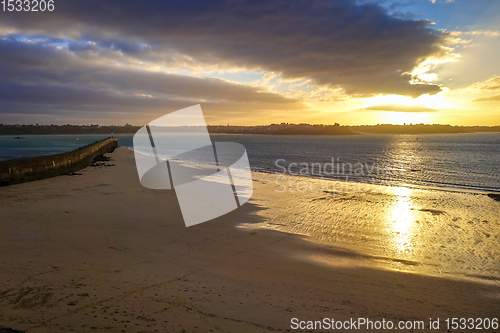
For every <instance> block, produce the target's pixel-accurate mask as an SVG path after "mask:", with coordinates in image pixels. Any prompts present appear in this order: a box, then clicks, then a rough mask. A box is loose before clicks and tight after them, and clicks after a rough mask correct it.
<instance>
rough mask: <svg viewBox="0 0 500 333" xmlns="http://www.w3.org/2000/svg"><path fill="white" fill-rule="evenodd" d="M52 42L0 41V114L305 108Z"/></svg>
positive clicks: (249, 89) (279, 98)
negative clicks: (120, 63)
mask: <svg viewBox="0 0 500 333" xmlns="http://www.w3.org/2000/svg"><path fill="white" fill-rule="evenodd" d="M52 42H53V41H50V43H49V44H47V43H45V42H42V43H36V42H30V41H26V40H25V41H19V40H16V39H14V38H7V39H3V40H0V116H1V114H15V113H18V114H24V115H26V114H30V113H31V114H47V115H61V116H67V115H68V114H70V113H71V112H75V113H78V112H82V111H84V112H102V113H106V112H119V113H121V114H125V115H126V114H127V113H128V118H127V117H125V118H127V119H130V118H133V119H140V117H139V116H138V115H141V114H142V115H144V114H151V115H155V117H156V116H159V115H162V114H164V113H166V112H168V111H173V110H177V109H180V108H184V107H187V106H191V105H193V104H196V103H200V102H202V103H203V105H204V107H205V106H206V109H207V110H208V116H211V115H216V114H217V112H222V113H223V112H229V111H230V112H233V113H234V114H235V115H238V114H239V113H243V114H244V113H245V112H249V111H250V109H251V110H253V111H255V112H256V113H259V112H265V111H266V110H281V109H286V110H303V109H305V107H304V105H302V104H301V103H300V102H299V101H297V100H295V99H290V98H285V97H283V96H282V95H278V94H274V93H269V92H266V91H261V90H260V89H259V88H256V87H250V86H246V85H241V84H234V83H231V82H228V81H225V80H221V79H213V78H203V77H192V76H184V75H177V74H169V73H158V72H150V71H146V70H136V69H131V68H128V67H126V66H123V67H120V66H116V65H114V63H111V62H109V61H106V60H102V59H99V58H98V59H95V58H92V57H90V58H89V57H85V54H83V55H82V54H81V53H78V52H72V51H70V50H69V48H65V47H58V46H57V45H54V44H53V43H52ZM83 53H85V51H83ZM138 111H139V112H138ZM93 116H94V117H95V115H93ZM97 116H98V115H97Z"/></svg>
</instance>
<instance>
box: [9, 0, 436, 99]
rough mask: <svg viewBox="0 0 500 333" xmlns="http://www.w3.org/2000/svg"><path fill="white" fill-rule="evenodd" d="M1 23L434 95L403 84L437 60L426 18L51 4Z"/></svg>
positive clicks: (260, 5)
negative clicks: (429, 60) (423, 63)
mask: <svg viewBox="0 0 500 333" xmlns="http://www.w3.org/2000/svg"><path fill="white" fill-rule="evenodd" d="M0 25H2V26H4V27H5V28H13V27H14V28H15V29H17V31H18V32H24V33H32V34H33V33H36V34H40V35H44V34H45V35H50V36H52V37H57V38H60V37H67V38H70V39H72V40H74V41H78V40H85V41H86V40H91V41H94V42H95V43H96V44H95V45H97V46H99V47H104V48H109V49H116V50H120V51H121V52H123V53H124V54H127V55H129V56H132V57H137V58H138V59H141V58H144V59H148V58H149V57H151V55H152V54H153V53H154V57H156V58H159V59H161V54H162V52H167V51H168V52H172V50H175V51H176V52H179V53H181V54H186V55H188V56H190V57H192V58H193V59H194V60H195V61H196V62H204V63H208V64H226V65H229V66H239V67H244V68H248V69H262V70H265V71H272V72H276V73H281V74H282V75H283V76H284V77H286V78H310V79H313V81H314V82H315V83H317V84H319V85H328V86H341V87H343V88H344V89H345V90H346V92H347V93H348V94H359V95H369V94H378V93H383V94H403V95H408V96H413V97H415V96H418V95H421V94H425V93H430V94H432V93H436V92H439V91H440V90H441V89H440V87H439V86H437V85H431V84H410V82H409V81H410V79H411V77H410V75H408V74H407V73H408V72H411V71H412V69H413V68H414V67H415V66H416V65H417V64H418V63H419V62H421V61H423V60H424V59H426V58H427V57H429V56H440V55H441V54H442V53H443V52H444V51H443V49H442V48H441V44H442V43H443V40H444V37H445V36H443V35H442V33H439V32H436V31H435V30H433V29H431V28H430V26H429V23H428V22H427V21H415V20H411V19H402V18H397V17H392V16H390V15H389V14H388V13H387V11H386V10H385V9H383V8H382V7H380V6H377V5H375V4H364V5H359V4H357V3H356V1H354V0H343V1H334V0H332V1H328V0H317V1H305V0H304V1H272V2H271V1H267V0H266V1H263V0H251V1H250V0H249V1H240V0H232V1H230V0H227V1H223V0H216V1H205V0H204V1H201V0H200V1H155V2H152V1H148V2H143V1H124V0H108V1H98V0H84V1H83V0H77V1H64V2H63V1H59V2H57V3H56V10H55V11H54V12H50V13H43V14H40V13H37V14H36V15H34V14H33V13H9V15H3V17H2V22H1V23H0ZM72 47H74V48H75V50H76V49H77V48H78V47H80V48H90V47H92V46H89V45H85V44H72Z"/></svg>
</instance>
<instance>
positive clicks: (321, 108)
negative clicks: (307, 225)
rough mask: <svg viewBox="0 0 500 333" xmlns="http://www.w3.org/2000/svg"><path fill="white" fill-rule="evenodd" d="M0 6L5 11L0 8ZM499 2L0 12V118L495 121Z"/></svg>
mask: <svg viewBox="0 0 500 333" xmlns="http://www.w3.org/2000/svg"><path fill="white" fill-rule="evenodd" d="M0 9H2V8H0ZM499 22H500V2H499V1H498V0H481V1H472V0H470V1H465V0H454V1H452V0H401V1H392V0H358V1H355V0H342V1H339V0H286V1H285V0H279V1H268V0H225V1H224V0H197V1H191V0H188V1H186V0H185V1H175V0H173V1H129V0H106V1H102V0H101V1H99V0H72V1H57V0H56V1H55V9H54V11H51V12H49V11H45V12H25V11H12V12H9V11H5V10H4V11H0V123H3V124H37V123H38V124H68V123H69V124H82V125H84V124H100V125H124V124H126V123H130V124H133V125H143V124H146V123H148V122H150V121H152V120H154V119H156V118H158V117H160V116H162V115H165V114H167V113H169V112H172V111H176V110H179V109H182V108H185V107H189V106H192V105H195V104H201V107H202V109H203V111H204V114H205V118H206V121H207V124H210V125H219V124H224V125H226V124H231V125H265V124H271V123H281V122H291V123H312V124H320V123H321V124H334V123H340V124H342V125H370V124H378V123H380V124H387V123H391V124H403V123H407V124H408V123H428V124H434V123H439V124H452V125H488V126H492V125H500V57H499V56H498V54H500V23H499Z"/></svg>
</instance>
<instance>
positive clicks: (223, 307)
mask: <svg viewBox="0 0 500 333" xmlns="http://www.w3.org/2000/svg"><path fill="white" fill-rule="evenodd" d="M108 156H110V157H111V158H112V162H110V163H112V164H114V165H115V166H114V167H102V168H99V167H97V168H96V167H88V168H86V169H85V170H82V171H80V173H81V175H75V176H60V177H55V178H51V179H45V180H40V181H36V182H30V183H24V184H18V185H13V186H8V187H3V188H1V189H0V220H1V221H2V222H1V223H0V277H1V278H0V326H5V327H10V328H13V329H17V330H23V331H27V332H271V331H278V332H282V331H292V328H291V320H292V318H298V319H299V320H305V321H308V320H313V321H314V320H322V319H323V318H334V319H335V320H350V319H351V318H353V319H357V318H360V317H364V318H369V319H371V320H382V319H385V320H391V321H394V322H395V323H396V322H398V321H402V320H418V321H424V322H425V323H426V327H425V330H424V331H430V330H429V329H428V323H429V319H430V318H432V319H437V318H440V328H439V329H435V330H432V331H442V332H448V331H451V332H455V331H462V330H453V329H451V330H448V328H447V327H446V325H445V322H444V320H445V319H446V318H498V316H499V314H500V284H499V281H498V280H495V279H489V280H488V282H480V281H476V280H472V279H470V280H467V279H459V278H456V277H453V276H432V275H431V274H424V273H425V272H424V271H419V270H415V271H413V272H409V271H408V270H406V269H401V270H397V269H391V268H394V267H390V266H384V265H379V264H376V263H375V261H374V260H373V257H370V256H367V255H364V254H363V253H361V252H358V251H356V250H355V249H356V244H355V243H352V244H349V245H350V246H347V247H342V248H340V247H336V246H333V245H332V244H328V242H327V241H325V239H324V238H322V237H321V233H319V232H316V231H315V232H314V233H313V236H306V235H305V234H307V232H305V231H306V230H305V229H304V228H302V229H300V228H298V229H294V228H292V227H289V226H290V225H291V224H290V221H292V222H293V221H294V219H295V220H296V222H297V223H298V222H300V221H304V220H305V219H306V217H304V216H303V215H300V214H296V215H290V214H288V215H287V214H286V213H285V212H284V211H283V210H281V211H280V210H279V209H278V208H276V207H275V206H273V205H272V203H273V198H275V197H276V196H277V195H278V194H277V193H276V192H275V189H276V186H275V185H273V183H272V181H270V180H269V177H270V176H269V175H264V174H260V175H259V174H255V175H254V194H253V198H252V199H251V200H250V201H249V202H248V203H246V204H245V205H243V206H242V207H241V208H240V209H238V210H235V211H233V212H231V213H229V214H227V215H225V216H222V217H220V218H217V219H215V220H212V221H210V222H207V223H202V224H200V225H196V226H193V227H189V228H186V227H185V226H184V223H183V220H182V216H181V211H180V208H179V206H178V203H177V199H176V196H175V192H174V191H156V190H148V189H146V188H143V187H142V186H141V184H140V183H139V179H138V177H137V172H136V169H135V162H134V156H133V153H132V152H131V151H130V150H128V149H127V148H124V147H121V148H118V149H116V150H115V152H114V153H112V154H109V155H108ZM310 195H312V194H310ZM443 195H444V194H443ZM446 195H448V196H449V197H446V198H448V199H449V198H452V197H453V198H455V199H454V200H456V201H457V202H458V203H459V204H462V202H468V203H469V204H470V205H471V207H475V206H474V205H476V204H478V205H479V201H481V205H482V207H486V208H485V211H484V212H477V211H476V212H475V213H476V214H479V215H481V214H482V215H485V216H488V218H489V219H490V220H489V221H490V224H488V225H489V226H487V227H485V228H493V230H497V231H498V220H495V219H496V218H498V211H499V208H495V207H498V206H500V203H498V202H495V201H493V200H492V199H490V198H487V197H486V196H474V198H475V199H474V198H472V197H469V196H467V195H465V194H457V193H455V194H446ZM416 197H417V198H419V196H418V194H416ZM437 198H440V200H442V199H443V197H442V195H438V197H437ZM422 200H423V199H422ZM433 200H434V199H433ZM436 200H437V199H436ZM474 200H479V201H478V203H476V202H475V201H474ZM483 200H489V201H484V202H483ZM323 201H324V200H323ZM365 203H366V201H365ZM314 204H317V203H314ZM346 204H347V203H346ZM363 204H364V203H363V202H361V201H360V202H359V203H356V201H355V200H351V201H350V203H349V205H350V206H349V207H346V209H350V210H352V211H356V210H357V209H359V207H360V206H356V205H363ZM309 205H312V204H311V203H310V204H309ZM404 205H405V202H401V203H400V206H399V208H400V209H401V207H403V208H404ZM495 205H496V206H495ZM357 207H358V208H357ZM488 207H490V208H488ZM363 209H364V208H363ZM425 209H427V208H425ZM433 209H435V208H433ZM495 209H496V210H495ZM470 210H471V209H469V211H470ZM492 210H493V211H492ZM313 211H316V210H313ZM412 212H413V211H412ZM455 213H456V214H462V216H466V215H464V214H474V210H473V209H472V211H470V212H468V213H467V212H458V211H457V212H455ZM415 214H422V216H426V217H425V219H428V220H429V221H431V222H432V221H434V220H430V219H434V218H436V219H438V218H445V217H443V216H442V215H443V214H440V213H439V212H437V211H436V212H434V213H433V211H429V210H424V208H422V210H418V211H415ZM452 217H453V216H452ZM357 218H359V219H362V218H365V219H367V221H368V220H369V217H366V216H362V215H360V216H358V217H357ZM285 219H287V220H286V221H285ZM310 219H311V221H314V218H311V217H310ZM422 219H424V218H423V217H422V218H419V220H420V221H423V220H422ZM375 220H376V219H375ZM465 220H467V221H468V219H467V218H464V221H465ZM339 221H341V219H340V220H339ZM467 221H465V222H464V223H467ZM270 222H272V223H273V224H274V225H276V226H279V225H280V224H281V225H284V227H283V228H279V227H276V228H274V229H278V230H272V229H273V228H269V227H265V225H267V226H269V225H270ZM493 222H494V223H496V224H494V225H493V226H491V225H492V223H493ZM456 224H457V225H458V226H460V222H456ZM485 225H486V224H485ZM287 226H288V227H287ZM287 228H289V229H287ZM495 228H496V229H495ZM297 230H298V231H302V232H297ZM485 230H486V229H485ZM488 230H489V229H488ZM351 231H352V232H354V231H353V230H351ZM299 233H302V234H303V235H302V236H301V235H298V234H299ZM488 234H489V235H490V236H488V237H487V238H488V241H495V239H496V241H498V238H495V237H498V233H497V234H493V233H492V232H491V231H488ZM429 242H432V239H429ZM477 246H480V245H477ZM496 255H497V254H496V252H493V253H492V260H493V263H492V265H495V264H496V263H497V262H498V257H495V256H496ZM401 258H402V260H403V259H405V257H404V255H403V256H402V257H401ZM406 259H408V260H410V259H409V258H406ZM402 262H404V261H402ZM400 263H401V262H400ZM400 263H399V264H400ZM409 267H411V265H409ZM493 268H494V267H493ZM316 331H318V332H319V331H321V330H316ZM357 331H359V332H364V331H371V330H366V329H358V330H357ZM406 331H412V332H419V331H422V330H418V329H414V330H406ZM483 331H485V330H483ZM486 331H488V330H486ZM492 331H493V330H492Z"/></svg>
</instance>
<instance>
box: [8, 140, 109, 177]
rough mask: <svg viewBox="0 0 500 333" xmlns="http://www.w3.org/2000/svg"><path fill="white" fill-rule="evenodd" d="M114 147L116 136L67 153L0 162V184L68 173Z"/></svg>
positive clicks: (84, 165)
mask: <svg viewBox="0 0 500 333" xmlns="http://www.w3.org/2000/svg"><path fill="white" fill-rule="evenodd" d="M116 147H118V141H117V140H116V138H108V139H104V140H101V141H97V142H95V143H92V144H90V145H88V146H84V147H81V148H78V149H76V150H73V151H70V152H67V153H61V154H56V155H49V156H37V157H30V158H18V159H14V160H8V161H3V162H0V186H6V185H12V184H18V183H24V182H30V181H33V180H39V179H44V178H50V177H56V176H60V175H67V174H70V173H72V172H75V171H78V170H81V169H84V168H86V167H87V166H89V165H90V164H91V163H92V161H93V160H94V159H95V158H96V156H99V155H103V154H106V153H108V152H112V151H113V150H114V149H115V148H116Z"/></svg>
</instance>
